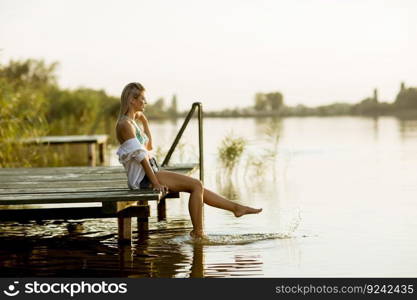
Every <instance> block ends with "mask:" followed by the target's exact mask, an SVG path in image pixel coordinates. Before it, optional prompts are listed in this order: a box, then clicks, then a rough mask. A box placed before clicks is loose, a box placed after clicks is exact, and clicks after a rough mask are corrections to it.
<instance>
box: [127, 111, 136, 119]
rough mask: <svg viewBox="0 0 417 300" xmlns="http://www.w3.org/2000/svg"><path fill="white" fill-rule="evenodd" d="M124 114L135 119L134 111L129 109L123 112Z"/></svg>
mask: <svg viewBox="0 0 417 300" xmlns="http://www.w3.org/2000/svg"><path fill="white" fill-rule="evenodd" d="M125 116H126V117H128V118H129V119H132V120H134V119H135V112H133V111H130V110H129V111H128V112H126V113H125Z"/></svg>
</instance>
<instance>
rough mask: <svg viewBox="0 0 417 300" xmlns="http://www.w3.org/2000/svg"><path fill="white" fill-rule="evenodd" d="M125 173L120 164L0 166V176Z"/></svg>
mask: <svg viewBox="0 0 417 300" xmlns="http://www.w3.org/2000/svg"><path fill="white" fill-rule="evenodd" d="M112 173H126V171H125V170H124V169H123V167H121V166H116V167H93V168H92V167H51V168H0V176H11V175H12V176H13V175H17V176H23V175H32V174H33V175H57V174H112Z"/></svg>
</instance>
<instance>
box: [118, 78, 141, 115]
mask: <svg viewBox="0 0 417 300" xmlns="http://www.w3.org/2000/svg"><path fill="white" fill-rule="evenodd" d="M144 91H145V88H144V87H143V85H141V84H140V83H139V82H131V83H128V84H127V85H126V86H125V88H124V89H123V92H122V95H121V97H120V112H119V118H118V120H120V119H121V118H122V117H123V116H124V115H126V113H127V111H128V110H129V100H130V99H132V97H133V98H137V97H138V96H139V95H140V94H141V93H142V92H144Z"/></svg>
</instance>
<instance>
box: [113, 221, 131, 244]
mask: <svg viewBox="0 0 417 300" xmlns="http://www.w3.org/2000/svg"><path fill="white" fill-rule="evenodd" d="M131 221H132V218H129V217H127V218H124V217H118V218H117V225H118V226H117V227H118V234H119V238H118V241H119V243H120V244H125V243H130V241H131V240H132V222H131Z"/></svg>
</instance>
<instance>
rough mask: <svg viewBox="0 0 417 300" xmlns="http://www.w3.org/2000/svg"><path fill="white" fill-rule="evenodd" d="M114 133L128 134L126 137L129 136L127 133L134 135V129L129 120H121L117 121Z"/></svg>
mask: <svg viewBox="0 0 417 300" xmlns="http://www.w3.org/2000/svg"><path fill="white" fill-rule="evenodd" d="M116 131H117V132H118V133H119V134H120V133H128V135H130V134H129V133H133V134H134V132H135V128H134V127H133V124H132V123H131V122H130V121H129V120H127V119H122V120H119V121H117V124H116Z"/></svg>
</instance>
